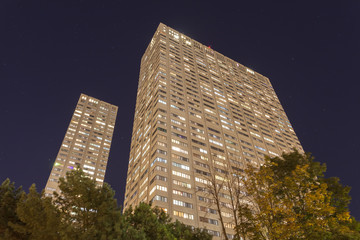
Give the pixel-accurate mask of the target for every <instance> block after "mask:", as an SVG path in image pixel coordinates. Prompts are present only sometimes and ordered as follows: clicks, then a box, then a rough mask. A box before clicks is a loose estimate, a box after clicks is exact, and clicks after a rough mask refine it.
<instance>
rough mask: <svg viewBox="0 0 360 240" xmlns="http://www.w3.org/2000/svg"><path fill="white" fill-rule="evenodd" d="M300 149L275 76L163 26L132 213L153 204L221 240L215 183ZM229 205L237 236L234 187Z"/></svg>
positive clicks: (137, 154)
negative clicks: (211, 188)
mask: <svg viewBox="0 0 360 240" xmlns="http://www.w3.org/2000/svg"><path fill="white" fill-rule="evenodd" d="M294 148H295V149H298V150H299V151H300V152H303V149H302V147H301V145H300V143H299V140H298V138H297V136H296V135H295V132H294V130H293V128H292V126H291V124H290V122H289V120H288V118H287V116H286V114H285V112H284V110H283V108H282V106H281V104H280V102H279V99H278V97H277V96H276V94H275V91H274V89H273V88H272V86H271V83H270V81H269V79H268V78H267V77H265V76H263V75H261V74H259V73H257V72H255V71H254V70H252V69H250V68H247V67H245V66H243V65H241V64H240V63H238V62H236V61H234V60H232V59H230V58H228V57H226V56H224V55H223V54H221V53H219V52H216V51H214V50H212V49H210V48H209V47H206V46H204V45H203V44H201V43H199V42H197V41H195V40H194V39H191V38H189V37H188V36H186V35H184V34H182V33H179V32H178V31H176V30H174V29H172V28H170V27H168V26H166V25H164V24H160V25H159V26H158V28H157V30H156V32H155V34H154V36H153V38H152V39H151V42H150V44H149V46H148V47H147V49H146V51H145V54H144V55H143V57H142V59H141V67H140V76H139V86H138V91H137V100H136V108H135V117H134V126H133V133H132V141H131V149H130V158H129V167H128V175H127V183H126V192H125V202H124V207H125V209H126V208H128V207H129V206H130V205H137V204H138V203H140V202H150V201H151V202H152V204H153V205H155V206H159V207H160V208H162V209H164V210H165V211H166V212H167V213H168V214H169V215H170V216H171V217H172V218H173V219H178V220H180V221H182V222H184V223H185V224H188V225H192V226H195V227H200V228H206V229H207V230H208V231H209V233H211V234H212V235H214V236H216V237H215V238H216V239H217V238H219V237H220V238H221V234H222V233H221V226H220V223H219V218H218V215H217V210H216V209H214V208H212V207H211V202H212V200H211V196H209V194H206V191H205V190H204V189H205V188H206V187H207V181H209V180H208V179H209V177H210V176H211V175H214V174H217V172H219V173H224V172H226V171H227V170H226V169H229V168H230V169H233V170H236V171H238V172H241V171H242V169H243V168H244V167H245V166H246V165H247V164H253V165H255V166H260V164H262V162H263V161H264V157H265V155H269V156H271V157H273V156H279V155H281V154H282V152H288V151H291V150H292V149H294ZM211 171H212V172H211ZM221 199H222V200H221V204H223V206H224V208H225V210H224V213H223V218H224V219H225V220H226V221H227V223H228V224H227V225H226V227H227V228H229V232H230V235H231V228H232V227H233V224H232V222H231V213H230V212H226V206H227V204H229V202H230V201H231V200H230V199H229V197H228V195H227V194H226V189H225V190H224V193H222V197H221Z"/></svg>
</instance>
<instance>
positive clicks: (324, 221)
mask: <svg viewBox="0 0 360 240" xmlns="http://www.w3.org/2000/svg"><path fill="white" fill-rule="evenodd" d="M325 170H326V166H325V165H324V164H320V163H318V162H315V161H313V157H312V156H311V155H310V154H300V153H299V152H297V151H295V152H292V153H284V154H283V155H282V157H281V158H280V157H275V158H266V160H265V164H264V165H263V166H261V167H260V168H259V169H257V168H255V167H253V166H248V168H247V170H246V171H245V173H246V177H245V178H243V184H244V187H245V189H246V193H247V194H248V198H247V199H248V203H244V204H243V205H242V206H241V207H240V208H239V212H242V213H244V215H242V217H243V218H245V221H244V222H242V223H240V224H239V225H238V226H237V228H236V229H237V231H241V232H243V233H245V234H246V235H247V237H248V239H266V240H273V239H291V240H292V239H340V238H334V236H335V234H337V235H338V236H340V235H341V234H343V235H344V236H345V234H347V235H346V236H347V237H348V236H350V235H351V234H352V235H353V236H356V234H357V233H356V231H353V230H351V229H350V227H349V226H348V225H349V223H351V220H350V214H349V212H348V210H347V204H348V203H349V199H348V192H349V191H348V190H349V189H348V188H346V187H342V186H341V185H339V183H338V181H336V180H334V179H332V180H325V178H324V177H323V176H324V172H325ZM330 182H331V183H332V184H333V187H329V186H328V184H327V183H330ZM336 189H337V194H336V193H335V190H336ZM344 239H356V238H344Z"/></svg>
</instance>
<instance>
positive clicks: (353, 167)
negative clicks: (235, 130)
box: [0, 0, 360, 220]
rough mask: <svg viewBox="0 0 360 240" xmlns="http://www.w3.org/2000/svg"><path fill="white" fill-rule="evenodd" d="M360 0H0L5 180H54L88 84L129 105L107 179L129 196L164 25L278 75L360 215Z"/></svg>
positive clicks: (307, 133)
mask: <svg viewBox="0 0 360 240" xmlns="http://www.w3.org/2000/svg"><path fill="white" fill-rule="evenodd" d="M359 12H360V2H359V1H356V0H353V1H352V0H345V1H321V0H320V1H240V0H238V1H232V2H231V1H230V2H228V1H195V0H194V1H192V2H186V1H176V2H172V1H155V0H154V1H126V3H124V1H110V0H104V1H95V0H94V1H93V0H88V1H74V0H73V1H65V0H62V1H36V0H34V1H29V0H22V1H17V0H2V1H0V30H1V32H0V83H1V84H0V126H1V133H0V164H1V165H0V181H1V182H2V181H3V180H4V179H5V178H7V177H8V178H10V179H11V180H12V181H15V182H16V185H17V186H20V185H22V186H23V187H24V188H25V189H28V188H29V186H30V185H31V184H32V183H36V185H37V187H38V189H43V188H44V186H45V184H46V181H47V179H48V177H49V174H50V170H51V167H52V164H53V162H54V160H55V157H56V154H57V152H58V150H59V147H60V144H61V142H62V140H63V137H64V134H65V131H66V129H67V126H68V124H69V121H70V119H71V116H72V113H73V111H74V108H75V105H76V103H77V100H78V98H79V96H80V93H85V94H87V95H90V96H93V97H95V98H99V99H101V100H103V101H106V102H109V103H112V104H115V105H117V106H119V113H120V114H119V115H118V117H117V122H116V126H115V132H114V138H113V143H112V147H111V152H110V159H109V163H108V167H107V173H106V181H107V182H108V183H109V184H110V185H111V186H112V187H113V188H114V190H115V191H116V197H117V199H118V201H119V204H122V203H123V197H124V190H125V181H126V172H127V164H128V156H129V149H130V139H131V132H132V122H133V116H134V109H135V100H136V91H137V83H138V75H139V69H140V59H141V56H142V54H143V53H144V51H145V49H146V47H147V45H148V43H149V42H150V40H151V37H152V35H153V33H154V32H155V30H156V28H157V26H158V24H159V23H160V22H163V23H164V24H166V25H168V26H170V27H172V28H174V29H176V30H178V31H180V32H182V33H184V34H186V35H188V36H189V37H191V38H193V39H195V40H197V41H199V42H201V43H203V44H205V45H208V46H211V47H212V48H213V49H214V50H216V51H218V52H220V53H222V54H224V55H225V56H228V57H230V58H231V59H233V60H235V61H237V62H239V63H241V64H243V65H245V66H247V67H249V68H251V69H253V70H255V71H257V72H259V73H261V74H263V75H265V76H267V77H269V78H270V81H271V82H272V84H273V87H274V89H275V91H276V93H277V95H278V97H279V99H280V102H281V103H282V105H283V107H284V109H285V111H286V113H287V115H288V117H289V119H290V122H291V123H292V125H293V127H294V129H295V132H296V134H297V135H298V137H299V139H300V142H301V144H302V145H303V147H304V149H305V151H308V152H312V153H313V155H314V156H315V157H316V160H317V161H320V162H323V163H326V164H327V167H328V170H327V176H329V177H330V176H338V177H340V179H341V181H342V183H343V184H345V185H350V186H351V187H352V191H351V196H352V198H353V200H352V205H351V213H352V215H354V216H355V217H356V218H357V219H358V220H360V207H359V206H360V181H359V175H360V170H359V167H360V159H359V156H360V139H359V136H360V123H359V119H360V114H359V104H360V94H359V90H360V79H359V67H356V66H359V57H360V15H359Z"/></svg>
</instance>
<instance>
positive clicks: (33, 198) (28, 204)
mask: <svg viewBox="0 0 360 240" xmlns="http://www.w3.org/2000/svg"><path fill="white" fill-rule="evenodd" d="M16 213H17V216H18V218H19V219H20V220H21V224H13V225H12V227H13V228H14V229H15V230H16V231H17V232H19V233H22V234H24V235H26V236H27V239H29V240H42V239H47V240H59V239H60V233H59V231H60V229H59V226H60V223H61V219H60V212H59V211H58V209H57V208H56V207H55V206H54V205H53V204H52V202H51V198H47V197H44V195H43V194H40V193H38V192H37V191H36V187H35V184H33V185H31V187H30V189H29V193H28V194H26V193H24V192H23V193H22V195H21V198H20V200H19V203H18V205H17V209H16Z"/></svg>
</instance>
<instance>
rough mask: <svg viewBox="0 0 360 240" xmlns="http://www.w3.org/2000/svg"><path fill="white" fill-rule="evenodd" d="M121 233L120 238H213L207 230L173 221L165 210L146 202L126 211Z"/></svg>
mask: <svg viewBox="0 0 360 240" xmlns="http://www.w3.org/2000/svg"><path fill="white" fill-rule="evenodd" d="M119 233H120V234H119V235H118V236H119V239H131V240H145V239H149V240H150V239H156V240H175V239H178V240H211V236H210V235H209V234H208V233H206V232H205V231H203V230H200V229H198V228H195V229H193V228H192V227H190V226H186V225H185V224H183V223H180V222H179V221H175V222H172V221H171V219H170V217H169V216H168V215H167V214H166V213H165V212H164V211H163V210H161V209H159V208H157V207H154V208H152V207H151V205H149V204H146V203H140V204H139V205H138V206H136V207H135V208H134V209H132V207H130V208H128V209H127V210H126V211H125V212H124V214H123V215H122V217H121V220H120V227H119Z"/></svg>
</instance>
